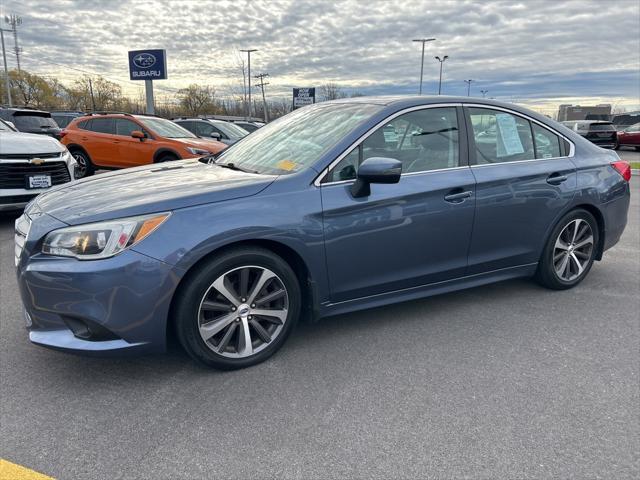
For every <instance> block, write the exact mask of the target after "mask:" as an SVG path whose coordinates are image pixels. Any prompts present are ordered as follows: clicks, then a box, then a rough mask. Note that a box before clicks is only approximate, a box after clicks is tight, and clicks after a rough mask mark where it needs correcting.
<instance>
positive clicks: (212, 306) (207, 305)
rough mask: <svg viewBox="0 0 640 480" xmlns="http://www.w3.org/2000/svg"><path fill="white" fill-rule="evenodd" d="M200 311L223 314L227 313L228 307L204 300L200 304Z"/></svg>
mask: <svg viewBox="0 0 640 480" xmlns="http://www.w3.org/2000/svg"><path fill="white" fill-rule="evenodd" d="M202 310H204V311H207V312H209V311H220V310H223V311H225V312H228V311H229V305H227V304H225V303H220V302H212V301H211V300H205V301H204V302H202Z"/></svg>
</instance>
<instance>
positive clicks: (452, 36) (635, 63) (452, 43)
mask: <svg viewBox="0 0 640 480" xmlns="http://www.w3.org/2000/svg"><path fill="white" fill-rule="evenodd" d="M0 6H1V8H2V11H3V12H2V13H3V14H8V13H12V12H14V13H17V14H19V15H20V16H22V18H23V23H22V25H21V26H20V27H19V41H20V42H21V47H22V48H23V50H24V51H23V57H22V64H23V68H25V69H27V70H29V71H34V72H37V73H40V74H45V75H51V76H58V77H59V78H61V79H63V81H64V82H70V81H72V80H73V78H74V76H76V75H81V73H80V72H78V71H76V70H71V68H75V69H80V70H86V71H87V72H92V73H96V74H102V75H104V76H106V77H107V78H109V79H111V80H116V81H118V82H119V83H120V84H121V86H122V87H123V90H124V91H125V92H126V93H129V94H134V95H135V94H137V93H138V92H139V91H140V90H141V85H140V84H139V83H138V82H129V81H128V73H127V50H133V49H140V48H165V49H166V50H167V56H168V70H169V79H168V80H164V81H157V82H155V85H156V88H157V93H158V94H162V93H169V92H171V91H172V90H173V89H177V88H180V87H183V86H185V85H187V84H189V83H193V82H197V83H202V84H209V85H214V86H215V87H216V88H217V89H218V92H219V93H220V94H221V95H224V94H226V93H228V92H230V91H231V89H232V86H233V85H239V84H241V81H242V80H241V79H242V74H241V71H240V69H239V67H238V63H239V60H240V58H241V57H240V56H239V53H238V50H239V49H241V48H257V49H258V50H259V51H258V52H256V53H255V54H253V56H252V65H251V66H252V74H257V73H260V72H268V73H269V74H270V76H271V78H270V79H269V81H270V85H269V86H268V87H267V93H268V94H271V95H279V96H285V95H290V88H291V87H293V86H302V87H304V86H318V85H321V84H323V83H326V82H330V81H331V82H335V83H337V84H339V85H340V86H342V87H343V88H344V89H345V90H346V91H347V92H354V91H357V92H360V93H364V94H394V93H398V94H404V93H417V89H418V80H419V75H420V45H419V44H415V43H412V42H411V40H412V39H413V38H418V37H435V38H436V39H437V40H436V41H435V42H432V43H428V44H427V48H426V53H425V74H424V77H425V86H424V91H425V93H434V92H436V91H437V82H438V68H439V64H438V62H437V61H436V60H435V59H434V56H435V55H449V59H448V60H447V61H446V63H445V64H444V82H443V91H444V93H446V94H452V95H457V94H460V95H465V94H466V85H465V83H464V82H463V80H464V79H473V80H475V82H474V83H472V95H473V94H475V95H480V93H479V92H480V90H485V89H486V90H488V91H489V93H488V96H491V97H496V98H499V99H502V100H507V101H519V102H522V103H528V104H537V105H539V106H549V108H551V105H555V104H557V103H563V102H580V101H582V102H583V103H584V102H587V101H588V102H590V103H594V102H604V101H606V102H609V103H613V104H616V105H618V106H627V107H628V108H639V105H638V104H640V98H639V97H640V2H639V1H638V0H609V1H607V2H603V1H601V0H600V1H593V2H590V1H586V0H579V1H562V0H554V1H545V0H526V1H462V0H461V1H440V0H428V1H416V0H402V1H396V0H389V1H374V0H367V1H355V0H351V1H333V2H325V1H310V0H297V1H284V0H283V1H264V2H263V1H259V0H251V1H239V0H233V1H206V0H196V1H191V0H175V1H174V0H172V1H160V0H155V1H154V0H135V1H129V0H109V1H108V2H107V1H88V0H85V1H82V0H20V1H14V0H0ZM4 26H5V27H6V25H4ZM5 41H6V42H7V44H8V46H9V47H13V39H12V37H11V36H10V35H5ZM9 62H10V67H11V66H12V65H14V64H15V58H14V57H13V56H10V57H9ZM65 67H69V68H65ZM142 83H143V82H142Z"/></svg>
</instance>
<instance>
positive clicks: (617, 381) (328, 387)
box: [0, 150, 640, 479]
mask: <svg viewBox="0 0 640 480" xmlns="http://www.w3.org/2000/svg"><path fill="white" fill-rule="evenodd" d="M620 154H621V156H622V157H623V158H625V159H627V160H633V161H637V160H638V159H640V154H637V153H635V152H631V151H626V150H625V151H621V152H620ZM632 190H633V191H632V207H631V211H630V214H629V225H628V226H627V230H626V232H625V234H624V236H623V238H622V240H621V242H620V243H619V244H618V245H617V246H616V247H614V248H613V249H612V250H610V251H608V252H607V253H606V254H605V258H604V260H603V261H602V262H599V263H597V264H596V265H595V266H594V268H593V270H592V271H591V273H590V275H589V276H588V277H587V278H586V280H585V281H584V282H583V283H582V284H581V285H580V286H578V287H577V288H575V289H573V290H570V291H565V292H552V291H549V290H545V289H543V288H541V287H538V286H537V285H536V284H534V283H532V282H530V281H526V280H521V281H510V282H504V283H499V284H495V285H491V286H486V287H481V288H477V289H471V290H466V291H463V292H458V293H453V294H448V295H444V296H440V297H434V298H430V299H425V300H420V301H414V302H409V303H404V304H401V305H395V306H390V307H385V308H379V309H375V310H369V311H364V312H359V313H356V314H350V315H343V316H339V317H334V318H330V319H326V320H324V321H322V322H320V323H318V324H313V325H302V326H300V327H299V328H298V329H297V330H296V332H294V334H293V336H292V337H291V339H290V340H289V342H288V344H287V345H285V347H284V348H283V349H282V351H281V352H280V353H278V354H277V355H276V356H275V357H273V358H272V359H271V360H269V361H267V362H266V363H263V364H260V365H258V366H256V367H253V368H250V369H246V370H242V371H236V372H227V373H223V372H217V371H210V370H206V369H203V368H201V367H199V366H197V365H195V364H194V363H193V362H192V361H191V360H190V359H189V358H188V357H187V356H186V355H185V354H184V353H183V352H182V351H181V350H180V349H179V348H177V347H173V348H172V349H171V351H170V352H169V353H168V354H167V355H161V356H152V357H142V358H131V359H115V360H113V359H95V358H83V357H77V356H71V355H66V354H61V353H57V352H53V351H49V350H45V349H42V348H39V347H35V346H32V345H31V344H30V343H29V341H28V339H27V335H26V331H25V329H24V321H23V316H22V313H21V305H20V301H19V298H18V291H17V287H16V284H15V278H14V268H13V219H14V218H15V216H11V215H4V216H2V217H0V269H1V270H0V319H1V324H0V327H1V332H0V333H1V335H0V360H1V362H0V374H1V378H0V381H1V384H0V387H1V390H0V392H1V394H0V395H1V398H0V400H1V401H0V415H1V416H0V420H1V425H0V442H1V443H0V457H2V458H5V459H7V460H9V461H11V462H14V463H18V464H21V465H24V466H26V467H29V468H31V469H34V470H37V471H40V472H43V473H45V474H47V475H51V476H53V477H56V478H84V479H92V478H100V479H115V478H145V479H146V478H149V479H165V478H184V479H187V478H188V479H195V478H242V479H248V478H261V479H262V478H293V477H297V478H322V479H327V478H385V479H387V478H418V477H422V478H423V477H429V476H430V477H438V478H465V477H468V478H568V477H572V478H599V477H604V478H618V479H620V478H638V476H639V475H640V465H639V457H638V451H639V449H640V444H639V436H638V432H639V431H640V430H639V428H640V425H639V418H640V407H639V405H640V388H639V378H640V377H639V375H640V366H639V362H640V360H639V354H638V345H639V344H640V318H639V316H638V312H640V224H639V219H640V215H639V212H640V205H639V202H638V196H639V194H640V178H637V177H636V178H634V179H633V180H632Z"/></svg>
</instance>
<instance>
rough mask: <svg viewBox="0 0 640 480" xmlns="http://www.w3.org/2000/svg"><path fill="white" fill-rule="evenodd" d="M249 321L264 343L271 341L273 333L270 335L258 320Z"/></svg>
mask: <svg viewBox="0 0 640 480" xmlns="http://www.w3.org/2000/svg"><path fill="white" fill-rule="evenodd" d="M249 323H250V324H251V326H252V327H253V329H254V330H255V331H256V333H257V334H258V336H259V337H260V339H261V340H262V341H263V342H264V343H269V342H271V335H269V332H267V331H266V330H265V329H264V327H263V326H262V325H260V323H259V322H258V321H257V320H250V321H249Z"/></svg>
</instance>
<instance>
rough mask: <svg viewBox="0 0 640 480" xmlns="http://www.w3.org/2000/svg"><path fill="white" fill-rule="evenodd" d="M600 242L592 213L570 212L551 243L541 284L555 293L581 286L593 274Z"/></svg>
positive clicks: (542, 265)
mask: <svg viewBox="0 0 640 480" xmlns="http://www.w3.org/2000/svg"><path fill="white" fill-rule="evenodd" d="M599 238H600V232H599V230H598V222H596V219H595V218H594V217H593V215H592V214H591V213H589V212H588V211H586V210H582V209H578V210H573V211H572V212H569V213H568V214H567V215H565V216H564V217H563V218H562V219H561V220H560V221H559V222H558V224H557V225H556V227H555V228H554V229H553V231H552V232H551V235H550V236H549V239H548V240H547V244H546V245H545V248H544V250H543V252H542V257H541V259H540V261H539V263H538V270H537V272H536V279H537V280H538V282H539V283H540V284H541V285H543V286H545V287H547V288H551V289H553V290H565V289H568V288H572V287H575V286H576V285H578V284H579V283H580V282H581V281H582V280H584V278H585V277H586V276H587V274H588V273H589V270H591V267H592V265H593V261H594V259H595V254H596V248H597V245H598V241H599Z"/></svg>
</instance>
